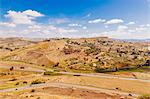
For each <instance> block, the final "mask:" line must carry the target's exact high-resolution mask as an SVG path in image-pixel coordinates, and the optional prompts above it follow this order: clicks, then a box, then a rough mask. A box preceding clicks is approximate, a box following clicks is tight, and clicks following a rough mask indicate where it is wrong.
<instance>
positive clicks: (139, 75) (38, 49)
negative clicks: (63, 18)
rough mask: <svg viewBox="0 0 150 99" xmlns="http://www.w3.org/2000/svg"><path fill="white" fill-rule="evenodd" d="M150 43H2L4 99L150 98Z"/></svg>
mask: <svg viewBox="0 0 150 99" xmlns="http://www.w3.org/2000/svg"><path fill="white" fill-rule="evenodd" d="M149 44H150V43H149V42H125V41H120V40H114V39H110V38H107V37H98V38H86V39H85V38H81V39H68V38H63V39H47V40H43V41H33V40H27V39H23V38H7V39H0V99H5V98H6V99H16V98H17V99H28V98H29V99H30V98H31V99H51V98H52V99H77V98H79V99H80V98H82V99H91V97H92V98H93V99H106V98H110V99H120V98H122V99H125V97H126V98H129V99H130V98H134V97H138V96H139V95H145V94H150V90H149V88H150V68H149V65H150V52H149V50H148V48H147V47H148V45H149ZM60 72H67V73H68V72H79V73H85V74H88V75H99V77H97V76H95V77H94V76H88V75H84V76H83V75H80V74H71V73H70V74H66V75H64V74H63V73H61V74H60ZM97 73H99V74H97ZM114 77H116V78H114ZM120 78H121V79H120ZM128 78H129V79H128ZM52 83H53V84H54V85H55V86H49V85H53V84H52ZM40 84H45V85H47V86H44V87H42V86H40ZM61 84H65V85H61ZM71 84H73V85H71ZM32 85H36V86H37V87H35V88H32ZM74 85H75V86H74ZM27 86H28V87H27ZM62 86H63V87H62ZM82 86H83V88H82ZM20 87H23V89H19V88H20ZM24 87H25V88H24ZM26 87H27V88H26ZM64 87H65V88H64ZM87 87H88V88H87ZM11 88H15V90H14V89H11ZM93 88H97V89H98V90H96V89H95V90H93ZM7 89H9V90H11V91H7ZM100 89H101V90H100ZM2 91H4V92H2ZM143 97H145V99H146V97H148V96H143ZM147 99H149V98H147Z"/></svg>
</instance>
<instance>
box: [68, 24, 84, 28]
mask: <svg viewBox="0 0 150 99" xmlns="http://www.w3.org/2000/svg"><path fill="white" fill-rule="evenodd" d="M68 26H71V27H81V26H82V25H81V24H68Z"/></svg>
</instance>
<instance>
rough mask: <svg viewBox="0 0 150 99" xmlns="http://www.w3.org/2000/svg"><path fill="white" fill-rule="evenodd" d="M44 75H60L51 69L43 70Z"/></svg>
mask: <svg viewBox="0 0 150 99" xmlns="http://www.w3.org/2000/svg"><path fill="white" fill-rule="evenodd" d="M44 75H49V76H58V75H60V74H59V73H56V72H52V71H46V72H44Z"/></svg>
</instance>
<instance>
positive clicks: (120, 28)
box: [117, 25, 128, 32]
mask: <svg viewBox="0 0 150 99" xmlns="http://www.w3.org/2000/svg"><path fill="white" fill-rule="evenodd" d="M127 29H128V27H127V26H125V25H119V26H118V28H117V31H118V32H122V31H125V30H127Z"/></svg>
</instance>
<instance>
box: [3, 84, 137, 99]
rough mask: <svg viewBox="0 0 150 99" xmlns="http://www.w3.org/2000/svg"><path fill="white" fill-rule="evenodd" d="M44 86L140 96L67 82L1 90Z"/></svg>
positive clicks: (7, 90)
mask: <svg viewBox="0 0 150 99" xmlns="http://www.w3.org/2000/svg"><path fill="white" fill-rule="evenodd" d="M44 87H58V88H79V89H86V90H91V91H96V92H102V93H106V94H112V95H114V94H119V95H124V96H128V95H129V94H132V96H133V97H137V96H139V94H133V93H127V92H121V91H117V90H108V89H102V88H95V87H89V86H81V85H75V84H67V83H43V84H36V85H27V86H22V87H18V88H10V89H4V90H0V93H4V92H12V91H22V90H29V89H37V88H44Z"/></svg>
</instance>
